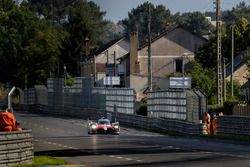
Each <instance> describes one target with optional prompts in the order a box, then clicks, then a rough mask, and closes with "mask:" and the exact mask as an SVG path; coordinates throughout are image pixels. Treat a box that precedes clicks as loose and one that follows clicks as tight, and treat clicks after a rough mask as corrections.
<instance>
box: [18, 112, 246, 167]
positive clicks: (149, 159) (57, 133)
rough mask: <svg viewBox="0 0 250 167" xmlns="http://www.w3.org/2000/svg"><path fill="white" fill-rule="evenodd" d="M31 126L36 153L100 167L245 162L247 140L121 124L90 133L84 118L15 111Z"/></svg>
mask: <svg viewBox="0 0 250 167" xmlns="http://www.w3.org/2000/svg"><path fill="white" fill-rule="evenodd" d="M15 116H16V118H17V120H18V121H19V122H20V123H21V126H22V127H24V128H28V129H32V133H33V137H34V146H35V148H34V149H35V155H50V156H53V157H58V158H61V159H64V160H66V161H67V162H69V163H70V164H75V165H83V166H98V167H102V166H105V167H118V166H119V167H133V166H134V167H163V166H170V167H183V166H185V167H211V166H213V167H237V166H239V167H249V166H250V143H249V145H248V144H242V143H237V142H223V141H215V140H208V139H203V138H194V137H178V138H177V137H170V136H165V135H160V134H157V133H151V132H145V131H140V130H135V129H131V128H125V127H121V134H120V135H88V134H87V129H86V121H85V120H81V119H76V118H57V117H51V116H45V115H36V114H27V113H15Z"/></svg>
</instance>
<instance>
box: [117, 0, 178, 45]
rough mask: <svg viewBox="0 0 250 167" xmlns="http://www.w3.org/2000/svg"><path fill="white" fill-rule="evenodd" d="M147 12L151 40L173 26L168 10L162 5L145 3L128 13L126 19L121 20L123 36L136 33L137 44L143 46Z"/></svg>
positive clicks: (146, 34)
mask: <svg viewBox="0 0 250 167" xmlns="http://www.w3.org/2000/svg"><path fill="white" fill-rule="evenodd" d="M149 11H150V13H151V19H150V20H151V36H152V38H153V37H155V36H156V35H158V34H159V33H162V32H163V31H165V30H166V27H167V25H170V24H173V23H174V19H173V17H172V15H171V13H170V10H169V9H166V8H165V6H163V5H158V6H154V5H153V4H152V3H148V2H145V3H143V4H142V5H139V6H138V7H137V8H135V9H132V10H131V12H129V13H128V18H126V19H124V20H122V21H121V22H120V24H122V25H123V26H124V29H125V36H127V37H128V36H129V34H130V33H131V32H133V31H138V34H139V43H140V44H144V43H145V42H146V40H147V39H148V20H149Z"/></svg>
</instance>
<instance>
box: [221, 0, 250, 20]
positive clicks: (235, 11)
mask: <svg viewBox="0 0 250 167" xmlns="http://www.w3.org/2000/svg"><path fill="white" fill-rule="evenodd" d="M222 16H223V20H224V21H225V22H227V23H234V22H237V21H239V20H240V19H241V18H243V17H244V18H246V19H247V20H248V21H250V6H247V5H246V3H245V2H244V1H243V2H240V3H239V4H238V5H236V7H233V8H232V10H228V11H224V12H223V13H222Z"/></svg>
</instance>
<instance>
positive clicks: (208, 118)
mask: <svg viewBox="0 0 250 167" xmlns="http://www.w3.org/2000/svg"><path fill="white" fill-rule="evenodd" d="M210 119H211V117H210V114H209V113H208V112H205V114H204V117H203V120H204V122H205V123H206V126H207V135H210V126H211V123H210Z"/></svg>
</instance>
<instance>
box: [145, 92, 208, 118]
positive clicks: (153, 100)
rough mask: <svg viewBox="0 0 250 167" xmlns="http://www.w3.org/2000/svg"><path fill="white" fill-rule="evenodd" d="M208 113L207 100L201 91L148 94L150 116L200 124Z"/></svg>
mask: <svg viewBox="0 0 250 167" xmlns="http://www.w3.org/2000/svg"><path fill="white" fill-rule="evenodd" d="M206 111H207V98H206V96H205V95H204V94H202V93H201V92H200V91H195V90H187V89H168V90H160V91H156V92H149V93H148V116H149V117H158V118H159V117H160V118H170V119H178V120H186V121H188V122H193V123H199V122H200V120H202V116H203V114H204V112H206Z"/></svg>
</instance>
